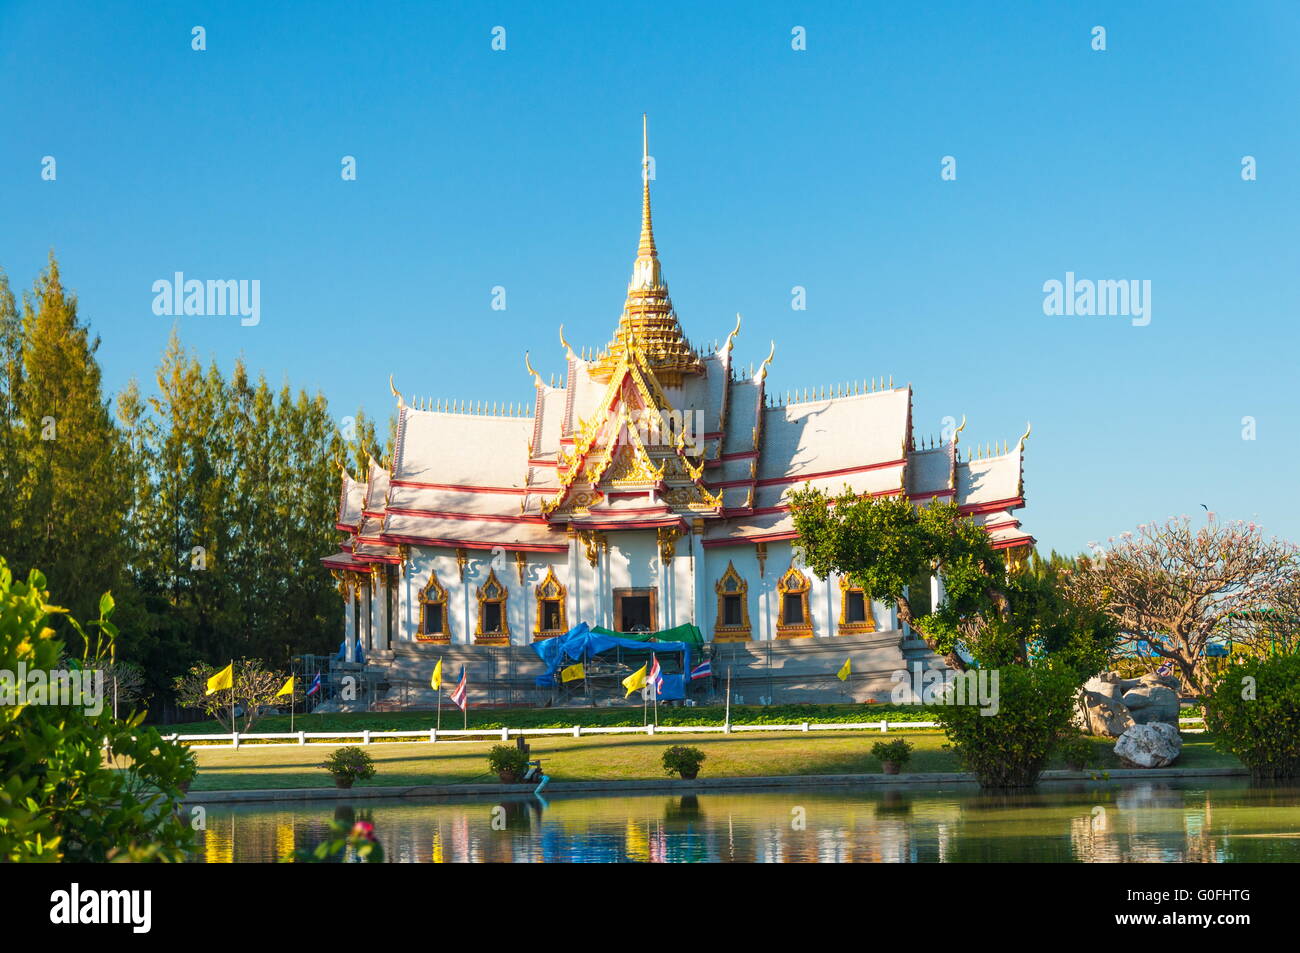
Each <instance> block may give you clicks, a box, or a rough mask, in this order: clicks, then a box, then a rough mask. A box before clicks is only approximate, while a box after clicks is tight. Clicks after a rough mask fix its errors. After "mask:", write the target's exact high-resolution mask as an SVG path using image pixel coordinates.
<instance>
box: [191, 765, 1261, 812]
mask: <svg viewBox="0 0 1300 953" xmlns="http://www.w3.org/2000/svg"><path fill="white" fill-rule="evenodd" d="M1249 774H1250V772H1249V771H1247V770H1246V769H1245V768H1149V769H1147V768H1116V769H1113V770H1111V771H1107V772H1100V771H1097V772H1093V771H1044V772H1043V776H1042V780H1043V781H1095V782H1103V783H1104V782H1106V781H1135V780H1142V781H1169V780H1173V779H1176V778H1226V777H1241V776H1249ZM974 783H975V775H973V774H970V773H967V772H933V773H927V774H795V775H786V776H778V777H753V778H696V779H695V780H694V781H683V780H681V779H676V780H674V779H672V778H664V779H662V780H660V779H658V778H635V779H631V778H630V779H628V780H626V781H552V782H551V783H550V784H548V785H547V786H546V792H545V793H546V796H547V797H550V796H551V795H559V794H617V793H640V794H700V793H705V792H710V791H740V790H746V789H753V788H806V787H832V786H834V787H846V786H860V787H866V788H875V787H884V786H895V785H910V786H913V787H915V786H939V785H945V784H974ZM531 793H532V787H531V786H530V785H527V784H490V783H484V784H430V785H416V786H413V787H402V786H398V785H393V786H390V787H384V786H382V785H378V786H377V785H366V786H364V787H354V788H347V789H343V788H282V789H275V788H264V789H260V790H250V791H195V792H192V793H191V794H189V795H188V796H187V797H186V798H185V803H186V804H237V803H246V802H258V801H355V800H358V799H361V798H401V797H412V798H463V797H500V796H502V795H515V796H527V795H529V794H531Z"/></svg>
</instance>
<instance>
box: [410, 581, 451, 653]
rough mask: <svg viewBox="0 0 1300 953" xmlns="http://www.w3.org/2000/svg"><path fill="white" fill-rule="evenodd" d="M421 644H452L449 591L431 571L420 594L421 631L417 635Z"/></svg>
mask: <svg viewBox="0 0 1300 953" xmlns="http://www.w3.org/2000/svg"><path fill="white" fill-rule="evenodd" d="M415 637H416V639H417V640H418V641H420V642H450V641H451V625H450V620H449V619H448V618H447V590H446V589H444V588H443V587H442V586H441V585H440V584H439V582H438V576H437V574H436V573H435V572H433V571H432V570H430V571H429V581H428V583H426V584H425V587H424V590H423V591H422V592H421V593H420V630H419V631H418V632H417V633H416V635H415Z"/></svg>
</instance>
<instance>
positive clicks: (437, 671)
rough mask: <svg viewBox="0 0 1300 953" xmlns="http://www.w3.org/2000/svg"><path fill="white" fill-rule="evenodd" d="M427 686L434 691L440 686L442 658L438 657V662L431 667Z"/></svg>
mask: <svg viewBox="0 0 1300 953" xmlns="http://www.w3.org/2000/svg"><path fill="white" fill-rule="evenodd" d="M429 687H430V688H432V689H433V690H434V691H435V692H436V691H437V690H438V689H440V688H442V659H438V664H437V665H435V666H434V667H433V677H432V678H430V679H429Z"/></svg>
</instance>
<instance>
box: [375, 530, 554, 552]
mask: <svg viewBox="0 0 1300 953" xmlns="http://www.w3.org/2000/svg"><path fill="white" fill-rule="evenodd" d="M384 540H385V541H387V542H395V543H411V544H414V545H416V546H441V547H443V548H445V549H456V548H461V549H486V550H488V551H489V552H490V551H491V550H493V549H496V548H497V547H498V546H500V547H501V548H502V549H513V550H519V551H522V552H526V553H563V552H567V551H568V549H569V547H568V545H567V544H565V543H559V544H553V543H485V542H483V541H482V540H472V539H433V538H431V537H428V536H399V535H397V534H395V533H385V534H384Z"/></svg>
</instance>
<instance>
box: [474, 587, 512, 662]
mask: <svg viewBox="0 0 1300 953" xmlns="http://www.w3.org/2000/svg"><path fill="white" fill-rule="evenodd" d="M507 596H508V593H507V592H506V587H505V586H503V585H501V583H500V582H499V581H498V580H497V574H496V570H493V571H492V572H490V573H488V577H487V581H486V582H484V583H483V585H481V586H479V589H478V629H477V630H476V631H475V633H474V641H475V642H484V643H489V644H492V643H497V644H505V643H506V642H509V641H510V620H509V618H508V617H507V615H506V598H507Z"/></svg>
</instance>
